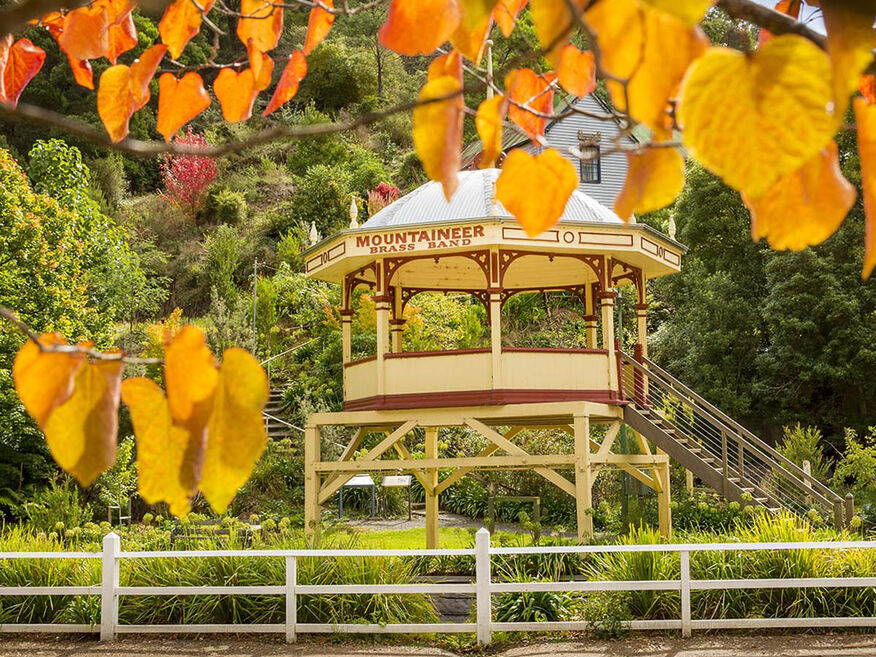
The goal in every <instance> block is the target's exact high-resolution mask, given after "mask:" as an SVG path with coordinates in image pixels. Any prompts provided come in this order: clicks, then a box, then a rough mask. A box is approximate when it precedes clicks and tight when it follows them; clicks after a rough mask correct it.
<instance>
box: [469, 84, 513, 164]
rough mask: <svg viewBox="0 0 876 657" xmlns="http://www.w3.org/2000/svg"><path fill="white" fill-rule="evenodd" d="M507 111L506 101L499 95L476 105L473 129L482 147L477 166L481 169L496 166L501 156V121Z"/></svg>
mask: <svg viewBox="0 0 876 657" xmlns="http://www.w3.org/2000/svg"><path fill="white" fill-rule="evenodd" d="M507 110H508V100H507V99H506V98H505V96H501V95H500V96H493V97H492V98H488V99H487V100H485V101H483V102H482V103H481V104H480V105H478V113H477V116H476V117H475V128H477V131H478V137H480V138H481V144H483V147H484V148H483V151H482V153H481V161H480V162H479V164H478V166H479V167H480V168H481V169H489V168H491V167H494V166H496V161H497V160H498V159H499V156H500V155H501V154H502V120H503V119H504V118H505V112H506V111H507Z"/></svg>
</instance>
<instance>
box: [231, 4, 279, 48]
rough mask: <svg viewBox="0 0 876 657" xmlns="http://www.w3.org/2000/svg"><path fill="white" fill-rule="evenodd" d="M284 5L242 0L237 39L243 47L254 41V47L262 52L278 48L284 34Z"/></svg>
mask: <svg viewBox="0 0 876 657" xmlns="http://www.w3.org/2000/svg"><path fill="white" fill-rule="evenodd" d="M282 4H283V3H282V2H281V1H280V0H241V3H240V14H241V16H242V18H240V19H239V20H238V21H237V38H238V39H240V40H241V42H242V43H243V45H247V44H248V43H249V40H250V39H252V42H253V45H254V46H255V47H256V48H258V49H259V50H260V51H262V52H268V51H271V50H273V49H274V48H276V47H277V43H278V42H279V41H280V35H281V34H282V33H283V8H282V7H281V6H280V5H282ZM244 16H245V17H247V18H243V17H244Z"/></svg>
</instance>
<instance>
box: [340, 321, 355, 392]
mask: <svg viewBox="0 0 876 657" xmlns="http://www.w3.org/2000/svg"><path fill="white" fill-rule="evenodd" d="M341 344H342V347H341V349H342V351H341V369H342V370H343V371H344V395H345V396H346V394H347V368H346V367H345V365H346V364H347V363H349V362H350V361H351V360H352V359H353V311H352V310H349V309H342V310H341Z"/></svg>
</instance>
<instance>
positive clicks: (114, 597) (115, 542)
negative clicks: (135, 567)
mask: <svg viewBox="0 0 876 657" xmlns="http://www.w3.org/2000/svg"><path fill="white" fill-rule="evenodd" d="M120 546H121V542H120V541H119V535H118V534H115V533H113V532H110V533H109V534H107V535H106V536H104V537H103V568H102V570H101V580H100V640H101V641H114V640H115V638H116V626H117V625H118V624H119V596H118V594H117V593H116V589H118V587H119V552H120V551H121V547H120Z"/></svg>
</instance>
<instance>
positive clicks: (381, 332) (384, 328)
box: [374, 260, 390, 395]
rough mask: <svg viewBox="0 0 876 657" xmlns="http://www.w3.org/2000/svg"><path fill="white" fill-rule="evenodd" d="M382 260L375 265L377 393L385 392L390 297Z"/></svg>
mask: <svg viewBox="0 0 876 657" xmlns="http://www.w3.org/2000/svg"><path fill="white" fill-rule="evenodd" d="M384 266H385V265H384V263H383V260H378V261H377V263H376V266H375V271H376V273H377V286H376V291H377V295H376V296H375V297H374V301H375V315H376V318H375V319H376V322H377V394H378V395H383V394H385V393H386V371H385V369H384V363H386V361H385V360H384V356H385V355H386V352H387V351H389V306H390V297H389V294H388V290H387V289H386V286H385V285H384V277H383V268H384Z"/></svg>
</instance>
